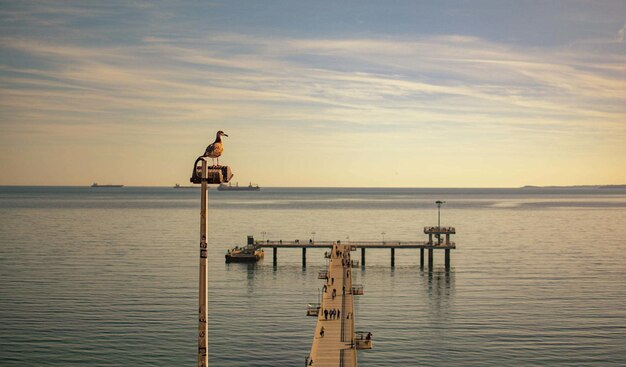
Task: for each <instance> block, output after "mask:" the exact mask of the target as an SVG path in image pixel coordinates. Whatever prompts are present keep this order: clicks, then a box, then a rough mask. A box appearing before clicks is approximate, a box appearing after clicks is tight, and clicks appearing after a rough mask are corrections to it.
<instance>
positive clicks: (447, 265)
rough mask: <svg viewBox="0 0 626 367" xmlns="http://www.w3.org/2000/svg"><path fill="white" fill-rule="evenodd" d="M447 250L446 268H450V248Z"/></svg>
mask: <svg viewBox="0 0 626 367" xmlns="http://www.w3.org/2000/svg"><path fill="white" fill-rule="evenodd" d="M445 252H446V254H445V262H446V270H450V249H448V248H447V249H445Z"/></svg>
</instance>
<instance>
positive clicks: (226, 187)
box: [217, 182, 261, 191]
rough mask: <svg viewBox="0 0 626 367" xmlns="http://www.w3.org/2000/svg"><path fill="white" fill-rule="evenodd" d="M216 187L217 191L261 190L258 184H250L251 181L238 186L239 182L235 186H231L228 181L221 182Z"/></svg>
mask: <svg viewBox="0 0 626 367" xmlns="http://www.w3.org/2000/svg"><path fill="white" fill-rule="evenodd" d="M217 189H218V190H219V191H260V190H261V188H260V187H259V185H252V182H250V184H249V185H248V186H239V182H237V183H236V184H235V186H232V185H231V184H230V183H228V185H226V184H224V183H223V184H220V185H219V186H218V187H217Z"/></svg>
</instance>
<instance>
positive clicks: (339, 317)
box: [337, 310, 341, 320]
mask: <svg viewBox="0 0 626 367" xmlns="http://www.w3.org/2000/svg"><path fill="white" fill-rule="evenodd" d="M337 318H338V319H340V320H341V310H337Z"/></svg>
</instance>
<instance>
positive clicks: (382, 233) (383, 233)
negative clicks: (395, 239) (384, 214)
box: [380, 232, 387, 245]
mask: <svg viewBox="0 0 626 367" xmlns="http://www.w3.org/2000/svg"><path fill="white" fill-rule="evenodd" d="M380 234H381V235H383V245H384V244H385V235H386V234H387V233H385V232H380Z"/></svg>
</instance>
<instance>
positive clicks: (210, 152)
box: [203, 130, 228, 166]
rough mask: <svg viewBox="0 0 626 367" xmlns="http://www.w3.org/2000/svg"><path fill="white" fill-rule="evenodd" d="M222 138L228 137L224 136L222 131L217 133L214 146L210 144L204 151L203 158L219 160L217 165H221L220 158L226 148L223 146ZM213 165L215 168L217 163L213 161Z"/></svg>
mask: <svg viewBox="0 0 626 367" xmlns="http://www.w3.org/2000/svg"><path fill="white" fill-rule="evenodd" d="M222 136H228V135H226V134H224V132H223V131H222V130H220V131H218V132H217V135H216V136H215V141H214V142H213V143H212V144H209V146H208V147H206V150H205V151H204V155H203V157H210V158H211V160H213V159H215V158H217V165H218V166H219V165H220V156H221V155H222V152H223V151H224V146H223V145H222ZM213 165H214V166H215V161H213Z"/></svg>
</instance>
